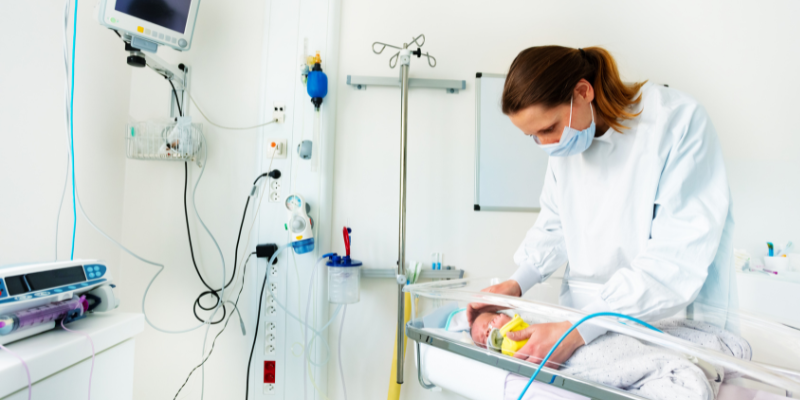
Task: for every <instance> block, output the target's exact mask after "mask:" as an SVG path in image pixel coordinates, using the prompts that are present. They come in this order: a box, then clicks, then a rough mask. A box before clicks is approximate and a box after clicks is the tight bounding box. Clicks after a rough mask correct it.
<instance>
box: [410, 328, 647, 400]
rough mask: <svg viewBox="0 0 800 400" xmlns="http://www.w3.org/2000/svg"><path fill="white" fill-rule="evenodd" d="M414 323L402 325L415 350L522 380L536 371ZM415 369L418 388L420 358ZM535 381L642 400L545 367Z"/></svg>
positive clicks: (608, 399)
mask: <svg viewBox="0 0 800 400" xmlns="http://www.w3.org/2000/svg"><path fill="white" fill-rule="evenodd" d="M414 323H415V321H409V322H408V325H406V335H407V336H408V338H409V339H411V340H413V341H415V342H416V344H417V346H419V344H420V343H423V344H426V345H429V346H433V347H436V348H438V349H442V350H445V351H449V352H451V353H454V354H458V355H460V356H462V357H466V358H469V359H471V360H475V361H478V362H480V363H483V364H486V365H490V366H492V367H497V368H500V369H502V370H505V371H508V372H513V373H515V374H518V375H522V376H526V377H531V376H532V375H533V373H534V372H535V371H536V368H538V367H539V365H538V364H534V363H531V362H528V361H523V360H519V359H516V358H513V357H508V356H504V355H502V354H498V353H494V352H492V351H489V350H486V349H482V348H479V347H477V346H473V345H469V344H465V343H457V342H452V341H450V340H448V339H446V338H443V337H439V336H437V335H436V334H434V333H432V332H430V331H426V330H424V329H422V328H419V327H417V326H414ZM417 354H418V357H419V348H417ZM417 368H419V371H420V372H418V375H419V379H420V383H421V384H422V383H423V382H424V381H423V378H422V373H421V371H422V359H421V358H420V359H418V362H417ZM536 380H537V381H539V382H542V383H547V384H550V385H551V386H556V387H559V388H561V389H564V390H567V391H570V392H572V393H577V394H580V395H583V396H587V397H590V398H592V399H597V400H646V399H644V398H643V397H640V396H636V395H634V394H631V393H628V392H625V391H622V390H619V389H617V388H613V387H609V386H604V385H601V384H599V383H595V382H591V381H587V380H584V379H580V378H576V377H572V376H565V375H559V374H558V371H556V370H554V369H550V368H547V367H545V368H542V371H541V372H539V375H537V376H536ZM425 385H428V384H427V383H426V384H423V386H424V387H426V388H428V387H427V386H425Z"/></svg>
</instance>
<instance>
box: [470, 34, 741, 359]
mask: <svg viewBox="0 0 800 400" xmlns="http://www.w3.org/2000/svg"><path fill="white" fill-rule="evenodd" d="M502 103H503V104H502V107H503V112H504V113H505V114H506V115H508V116H509V118H511V121H512V122H513V123H514V125H516V126H517V127H518V128H520V130H521V131H522V132H523V133H524V134H526V135H528V136H530V137H531V139H532V140H535V141H536V143H538V144H539V146H540V147H541V148H542V149H543V150H544V151H546V152H547V153H548V154H549V155H550V159H549V163H548V168H547V172H546V174H547V175H546V177H545V183H544V188H543V190H542V197H541V199H540V204H541V212H540V213H539V216H538V218H537V219H536V223H535V224H534V226H533V227H532V228H531V229H530V230H529V231H528V233H527V235H526V236H525V239H524V240H523V242H522V244H521V245H520V246H519V249H518V250H517V252H516V254H514V261H515V262H516V264H517V265H518V266H519V268H518V270H517V271H516V272H515V273H514V274H513V275H512V276H511V278H510V279H509V280H507V281H505V282H502V283H500V284H497V285H494V286H491V287H488V288H486V289H484V290H485V291H489V292H494V293H501V294H506V295H512V296H521V295H522V294H523V293H525V292H526V291H527V290H529V289H530V288H531V287H533V286H534V285H536V284H537V283H539V282H542V281H544V280H546V279H547V278H548V277H550V275H551V274H553V272H555V271H556V270H557V269H558V268H559V267H560V266H562V265H563V264H564V263H567V262H568V268H567V272H566V274H565V279H564V281H565V283H564V287H563V288H562V294H561V299H560V301H561V303H562V304H563V305H566V306H569V307H573V308H578V309H582V310H584V311H586V312H587V313H591V312H600V311H613V312H618V313H623V314H627V315H630V316H633V317H637V318H641V319H644V320H648V321H653V320H657V319H661V318H666V317H670V316H673V315H676V314H679V313H681V312H685V311H686V310H687V307H689V312H691V313H693V317H694V318H695V319H699V318H700V317H701V316H700V315H699V314H703V313H704V314H705V315H704V316H703V319H705V320H708V321H710V322H713V323H715V324H717V325H719V326H723V327H725V326H726V325H728V326H730V321H728V320H727V315H726V314H725V313H719V312H718V313H713V314H712V313H711V311H709V310H711V309H712V308H708V307H706V308H703V307H700V305H701V304H708V305H711V306H713V307H714V308H713V309H716V310H727V309H730V308H733V307H734V306H735V304H734V303H735V302H736V293H735V280H734V275H733V273H732V272H733V267H732V262H733V261H732V260H733V249H732V247H731V239H732V234H733V218H732V216H731V199H730V191H729V189H728V181H727V176H726V173H725V165H724V163H723V160H722V149H721V148H720V144H719V141H718V139H717V134H716V131H715V130H714V126H713V125H712V124H711V120H710V119H709V116H708V114H707V113H706V111H705V109H704V108H703V107H702V106H701V105H700V104H699V103H698V102H697V101H696V100H694V99H693V98H691V97H689V96H688V95H686V94H684V93H681V92H679V91H677V90H674V89H670V88H667V87H664V86H661V85H655V84H652V83H634V84H624V83H623V82H622V81H621V79H620V77H619V73H618V71H617V66H616V63H615V61H614V59H613V58H612V57H611V55H610V54H609V53H608V52H607V51H605V50H604V49H602V48H599V47H591V48H586V49H572V48H566V47H560V46H544V47H532V48H529V49H526V50H524V51H523V52H521V53H520V54H519V55H518V56H517V58H516V59H515V60H514V62H513V63H512V64H511V68H510V70H509V72H508V77H507V79H506V83H505V88H504V90H503V98H502ZM519 184H521V185H524V184H525V182H520V183H519ZM578 288H590V289H589V290H588V291H587V290H579V289H578ZM592 288H594V289H592ZM493 309H495V308H494V307H492V306H487V305H485V304H470V306H469V307H468V315H469V317H470V322H471V321H472V320H474V318H475V317H476V316H477V315H478V314H479V313H480V312H486V311H492V310H493ZM573 322H574V321H573ZM571 326H572V322H570V321H564V322H561V323H550V324H539V325H532V326H531V327H530V328H528V329H526V330H524V331H520V332H512V333H510V334H509V338H511V339H512V340H520V339H531V340H529V341H528V343H527V345H526V346H525V347H524V348H522V349H521V350H520V351H519V353H518V354H517V357H518V358H522V359H529V360H530V361H533V362H538V361H539V360H541V359H542V358H543V357H544V355H546V353H547V352H548V351H549V350H550V348H551V347H552V346H553V344H554V343H555V342H556V340H558V338H559V337H560V336H561V335H562V334H563V333H564V332H566V331H567V330H568V329H569V328H570V327H571ZM498 328H499V327H498ZM604 333H605V330H604V329H602V328H600V327H598V326H593V325H591V324H590V323H584V324H582V325H580V326H579V327H578V328H577V329H576V330H575V331H573V333H571V334H570V335H569V336H568V337H567V339H566V340H565V341H564V342H563V343H562V344H561V345H560V346H559V348H558V349H557V350H556V351H555V352H554V354H553V356H552V357H551V361H553V362H554V363H563V362H564V361H566V360H567V359H568V358H569V357H570V356H571V355H572V353H573V352H574V351H575V350H576V349H577V348H578V347H580V346H582V345H584V344H586V343H589V342H591V341H592V340H594V339H595V338H597V337H598V336H600V335H602V334H604ZM551 365H554V364H551Z"/></svg>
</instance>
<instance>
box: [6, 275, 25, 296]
mask: <svg viewBox="0 0 800 400" xmlns="http://www.w3.org/2000/svg"><path fill="white" fill-rule="evenodd" d="M6 288H8V295H9V296H16V295H18V294H23V293H28V292H30V290H28V285H26V284H25V281H24V280H23V278H22V275H17V276H8V277H6Z"/></svg>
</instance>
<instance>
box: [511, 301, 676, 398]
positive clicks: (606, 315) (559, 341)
mask: <svg viewBox="0 0 800 400" xmlns="http://www.w3.org/2000/svg"><path fill="white" fill-rule="evenodd" d="M597 317H617V318H623V319H627V320H629V321H633V322H636V323H639V324H641V325H644V326H645V327H646V328H649V329H652V330H654V331H656V332H661V331H660V330H659V329H658V328H656V327H654V326H653V325H650V324H648V323H647V322H644V321H642V320H640V319H636V318H634V317H629V316H627V315H624V314H618V313H613V312H599V313H594V314H589V315H587V316H585V317H583V318H581V319H580V321H578V322H576V323H575V324H573V325H572V326H571V327H570V328H569V329H567V331H566V332H564V334H563V335H561V337H560V338H559V339H558V341H557V342H556V344H554V345H553V347H552V348H551V349H550V351H549V352H547V355H546V356H544V358H543V359H542V361H541V362H540V363H539V367H538V368H536V371H534V372H533V375H531V379H530V380H528V384H527V385H525V389H522V393H520V394H519V397H518V398H517V400H523V399H522V398H523V397H524V396H525V392H527V391H528V388H529V387H530V386H531V384H532V383H533V381H534V380H536V376H538V375H539V372H540V371H541V370H542V368H543V367H544V365H545V364H547V360H549V359H550V356H552V355H553V352H554V351H556V348H558V346H559V345H560V344H561V342H563V341H564V339H566V337H567V336H568V335H569V334H570V333H572V331H574V330H575V328H577V327H578V325H580V324H582V323H584V322H586V321H588V320H590V319H592V318H597Z"/></svg>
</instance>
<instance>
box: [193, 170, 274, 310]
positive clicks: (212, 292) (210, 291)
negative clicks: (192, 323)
mask: <svg viewBox="0 0 800 400" xmlns="http://www.w3.org/2000/svg"><path fill="white" fill-rule="evenodd" d="M266 176H269V177H271V178H273V179H278V178H280V177H281V171H279V170H277V169H276V170H272V171H270V172H265V173H263V174H261V175H259V176H258V177H257V178H256V179H255V181H253V185H254V186H255V185H256V184H257V183H258V181H259V180H260V179H261V178H264V177H266ZM188 187H189V163H188V162H184V184H183V214H184V216H185V218H186V236H187V237H188V238H189V252H190V253H191V255H192V265H194V270H195V272H197V276H198V277H199V278H200V281H201V282H203V285H204V286H205V287H206V288H207V289H208V290H206V291H203V292H202V293H200V295H199V296H197V298H196V299H195V301H194V304H193V305H192V312H193V313H194V317H195V318H197V320H198V321H200V322H203V323H205V322H206V321H205V320H204V319H202V318H200V316H199V315H197V308H198V307H200V309H201V310H203V311H211V310H213V309H214V308H216V305H217V304H218V303H219V302H220V301H221V299H220V297H219V294H218V293H217V292H220V291H222V289H214V288H212V287H211V286H210V285H209V284H208V283H207V282H206V281H205V279H203V275H202V274H201V273H200V269H199V268H198V267H197V261H196V260H195V258H194V248H193V246H192V234H191V233H190V230H189V211H188V207H187V205H186V193H187V190H188ZM249 205H250V196H247V201H246V202H245V203H244V211H243V212H242V222H241V223H240V224H239V234H238V235H237V236H236V248H235V252H234V254H233V274H232V275H231V279H230V280H229V281H228V283H226V284H225V286H224V287H225V288H227V287H228V286H230V285H231V283H233V279H234V277H235V276H236V263H237V262H238V261H239V243H240V241H241V239H242V228H243V227H244V220H245V218H246V217H247V207H248V206H249ZM207 295H210V296H213V297H214V298H215V299H216V302H215V303H214V305H213V306H211V307H204V306H203V305H202V304H200V299H202V298H203V297H204V296H207ZM227 311H228V310H227V309H226V308H225V304H224V303H223V304H222V317H221V318H220V319H219V320H218V321H212V322H211V324H212V325H216V324H219V323H221V322H222V321H224V320H225V316H226V315H227Z"/></svg>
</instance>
